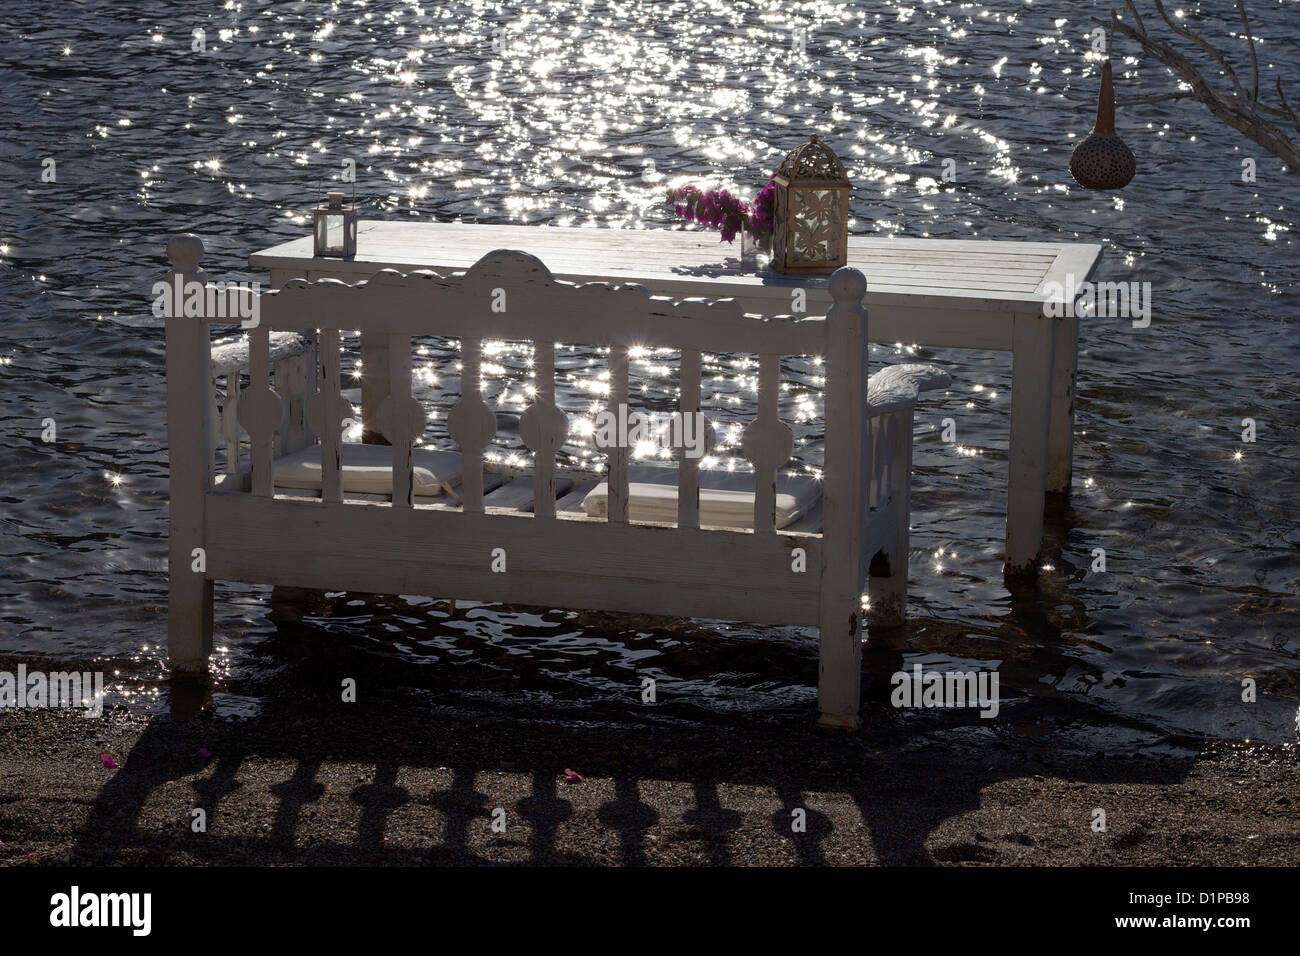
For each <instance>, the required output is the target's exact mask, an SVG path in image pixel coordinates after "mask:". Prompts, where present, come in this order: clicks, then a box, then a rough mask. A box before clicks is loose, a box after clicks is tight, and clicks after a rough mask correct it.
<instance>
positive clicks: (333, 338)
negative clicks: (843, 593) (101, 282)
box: [167, 235, 871, 566]
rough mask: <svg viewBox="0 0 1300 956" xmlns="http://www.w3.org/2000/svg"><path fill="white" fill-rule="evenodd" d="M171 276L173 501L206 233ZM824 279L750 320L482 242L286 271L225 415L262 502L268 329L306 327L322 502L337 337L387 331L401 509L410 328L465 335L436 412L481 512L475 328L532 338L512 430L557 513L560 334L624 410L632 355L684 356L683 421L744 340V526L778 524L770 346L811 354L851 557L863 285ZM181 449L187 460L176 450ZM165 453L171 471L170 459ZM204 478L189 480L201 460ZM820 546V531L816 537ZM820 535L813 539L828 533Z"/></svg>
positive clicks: (195, 378) (833, 516)
mask: <svg viewBox="0 0 1300 956" xmlns="http://www.w3.org/2000/svg"><path fill="white" fill-rule="evenodd" d="M168 255H169V257H170V258H171V260H172V263H173V266H174V267H175V271H174V272H173V273H172V276H171V277H170V278H171V279H172V280H177V279H179V280H182V281H178V282H176V288H177V292H176V295H177V300H176V301H175V302H174V304H173V309H172V316H173V317H169V318H168V320H167V354H168V425H169V442H170V443H171V451H172V467H173V472H172V474H173V496H175V493H176V488H175V483H176V480H177V477H178V473H179V477H180V479H181V481H183V482H187V483H189V487H190V488H191V489H192V490H196V491H197V490H198V489H199V487H200V486H201V487H202V489H203V490H205V491H206V490H207V489H208V488H209V487H210V476H211V470H212V469H211V458H210V456H211V448H212V443H211V440H210V432H211V428H212V423H211V421H210V412H209V410H210V408H211V396H210V395H207V394H205V393H204V392H203V391H202V390H201V388H200V386H204V387H206V386H208V383H209V379H208V377H207V375H206V374H204V375H199V374H197V372H198V370H199V369H200V368H202V369H204V370H206V369H207V367H208V365H207V363H208V351H209V344H208V343H209V336H208V332H207V330H206V328H205V327H204V323H206V322H211V321H230V320H229V319H226V318H224V317H217V316H208V315H204V316H202V317H201V318H199V319H198V320H197V321H196V319H195V318H194V317H192V316H191V317H183V316H182V314H181V313H182V311H183V310H182V309H181V302H180V296H181V292H180V289H181V287H182V285H183V283H184V282H193V281H198V282H202V281H203V274H202V273H201V271H200V270H199V262H200V259H201V256H202V244H201V242H200V241H199V240H198V238H197V237H194V236H189V235H186V236H180V237H177V238H176V239H174V240H173V241H172V243H171V244H169V246H168ZM829 288H830V292H831V295H832V297H833V299H834V305H833V306H832V307H831V309H830V312H829V313H828V315H827V316H826V317H824V318H822V317H812V318H804V319H797V320H796V319H788V318H763V317H759V316H754V315H747V314H744V313H743V312H742V311H741V309H740V307H739V306H738V305H737V304H736V303H735V302H734V301H732V300H728V299H724V300H720V301H713V302H709V301H704V300H693V299H687V300H682V301H674V300H671V299H667V298H660V297H654V296H651V295H650V294H649V293H648V292H647V290H646V289H645V288H643V287H641V286H638V285H624V286H611V285H608V284H604V283H590V284H585V285H575V284H572V283H568V282H563V281H560V280H557V279H555V278H553V277H552V275H551V274H550V272H549V270H548V269H547V268H546V266H545V265H543V264H542V263H541V262H540V261H539V260H538V259H536V258H534V257H533V256H531V255H528V254H526V253H523V252H516V251H509V250H500V251H497V252H493V253H489V254H488V255H486V256H484V257H483V258H482V259H480V260H479V261H478V262H477V263H475V265H474V266H472V267H471V268H470V269H468V270H467V271H466V272H464V273H455V274H452V275H439V274H437V273H434V272H428V271H425V272H412V273H408V274H401V273H398V272H396V271H392V270H384V271H380V272H378V273H376V274H375V275H374V276H372V277H371V278H370V279H368V280H366V281H363V282H358V283H356V284H351V285H350V284H348V283H345V282H342V281H339V280H334V279H320V280H316V281H312V282H308V281H306V280H301V279H295V280H291V281H290V282H288V283H287V284H286V285H285V286H284V287H283V288H281V289H278V290H276V291H273V292H267V293H263V294H261V295H260V297H259V299H258V301H257V309H256V314H259V322H258V324H257V325H256V326H255V327H253V328H252V329H251V330H249V332H248V335H249V347H250V366H249V367H250V384H249V388H248V389H247V390H246V392H245V393H244V395H243V396H242V397H241V399H240V406H239V416H240V422H241V424H242V425H243V426H244V429H245V430H246V431H247V433H248V435H249V437H250V465H251V475H252V478H251V491H252V494H254V495H259V496H268V497H269V496H272V495H273V494H274V481H273V464H272V462H273V442H274V437H275V434H276V432H277V431H278V430H279V429H280V428H281V427H282V425H283V420H284V405H283V402H282V401H281V398H280V396H279V395H277V394H276V392H275V391H273V390H272V388H271V382H270V376H269V358H268V354H269V350H270V341H271V340H270V333H271V332H272V331H273V330H274V331H277V332H278V331H297V332H303V333H308V334H314V335H318V336H319V363H320V365H319V378H318V388H317V394H316V395H315V396H314V397H313V398H312V399H311V401H310V402H309V403H308V420H309V421H310V422H311V423H312V430H313V431H314V432H315V433H316V434H317V435H318V436H319V438H320V441H321V456H322V497H323V498H324V499H325V500H327V501H340V500H342V480H341V469H340V458H339V456H340V444H341V441H342V436H341V429H340V427H339V426H340V423H341V422H342V420H343V419H344V418H345V417H347V416H348V415H349V414H350V413H351V405H350V403H348V402H347V401H346V400H345V399H344V398H343V397H342V395H341V394H340V387H341V383H340V373H339V336H340V332H341V331H343V330H347V331H351V330H357V331H359V332H362V333H370V334H372V335H382V336H386V337H387V344H388V349H387V355H388V362H389V367H388V369H387V370H386V372H387V375H388V378H389V383H390V395H389V398H388V399H387V400H386V401H385V402H384V405H383V406H382V407H381V408H380V410H379V414H378V421H379V427H380V429H381V431H382V432H383V434H384V436H385V437H386V438H387V439H388V440H389V441H390V442H391V444H392V456H393V494H392V503H393V506H394V507H399V508H401V507H411V506H412V505H413V475H412V467H411V449H412V442H413V441H414V440H415V439H418V438H419V437H420V436H422V435H423V433H424V430H425V423H426V416H425V412H424V410H423V409H422V408H421V406H420V404H419V403H418V402H417V401H416V400H415V399H414V398H413V397H412V395H411V375H412V370H411V338H412V336H416V335H438V336H445V337H449V338H456V339H459V340H460V343H461V353H462V363H463V370H462V385H461V397H460V401H459V403H458V404H457V405H456V406H455V407H454V408H453V409H452V410H451V412H450V414H449V416H448V423H447V424H448V431H449V433H450V435H451V437H452V438H453V439H454V440H455V441H456V443H457V444H458V445H459V446H460V451H461V453H462V457H463V463H462V478H461V481H462V488H461V499H462V502H463V507H464V510H465V511H466V512H482V511H483V508H484V504H483V454H484V450H485V449H486V448H487V447H488V445H489V444H490V443H491V441H492V440H493V437H494V435H495V432H496V417H495V415H494V413H493V412H492V410H491V409H490V408H489V407H488V405H487V404H486V403H485V402H484V401H483V399H482V396H481V382H482V346H483V342H484V341H485V340H489V339H507V340H527V341H531V342H532V343H533V344H534V347H535V353H534V355H535V358H534V368H535V373H536V394H535V398H534V401H533V404H532V405H531V406H530V407H529V408H528V410H527V411H526V412H525V413H524V415H523V417H522V418H521V420H520V427H519V431H520V437H521V438H522V439H523V441H524V443H525V444H526V445H527V446H528V447H529V449H530V450H532V451H533V452H534V453H535V456H536V466H535V467H536V470H535V475H536V478H535V481H536V485H535V488H536V505H535V513H534V517H535V518H541V519H545V518H554V517H555V495H554V480H555V457H556V453H557V452H558V451H559V449H560V448H561V447H562V446H563V444H564V442H565V436H566V435H567V433H568V421H567V418H566V416H565V415H564V414H563V412H562V411H560V410H559V409H558V408H557V407H556V405H555V398H554V394H555V387H554V371H555V360H554V349H555V345H556V343H582V344H585V345H596V346H604V347H607V348H608V349H609V373H610V375H609V382H610V392H609V407H610V409H611V410H613V411H614V412H615V413H616V414H617V413H618V410H619V409H620V408H626V406H627V404H628V353H629V350H631V349H635V348H645V347H650V348H653V347H667V348H672V349H677V350H680V353H681V367H680V404H679V411H680V412H681V413H682V414H683V415H693V414H695V413H698V412H699V411H700V380H701V355H702V353H706V352H750V353H757V355H758V357H759V359H758V366H759V367H758V412H757V417H756V418H755V420H754V421H753V422H752V423H750V425H749V426H748V427H747V428H746V429H745V432H744V441H743V454H744V457H745V458H746V459H748V460H749V461H750V462H752V463H753V465H754V470H755V489H756V495H755V499H756V500H755V506H754V530H755V531H756V532H759V533H762V532H771V531H772V530H773V529H774V522H775V506H776V491H775V488H776V477H777V472H778V470H779V469H780V468H781V467H782V466H784V465H785V464H786V463H787V462H788V461H789V459H790V456H791V452H792V448H793V435H792V433H791V430H790V428H789V426H787V425H786V424H785V423H784V422H783V421H781V419H780V417H779V414H778V398H779V375H780V362H781V356H782V355H822V356H824V360H825V372H826V385H825V429H826V438H825V468H824V474H823V528H824V529H825V533H824V537H825V538H828V539H829V538H838V537H840V534H839V532H838V531H837V527H838V528H840V529H842V531H843V532H844V534H843V537H844V541H843V546H842V547H841V548H839V552H840V554H839V557H841V558H843V559H844V560H845V561H846V562H850V561H851V562H852V563H853V564H854V565H855V566H857V565H858V564H860V563H861V560H862V557H861V555H858V556H856V560H855V559H854V558H853V557H851V555H850V552H852V551H853V550H854V548H855V547H856V546H857V544H858V543H859V542H858V540H857V539H858V538H859V537H860V536H859V535H857V534H856V533H852V529H855V528H860V527H861V524H862V521H863V519H864V517H865V514H864V509H865V508H866V487H867V483H868V480H869V476H870V474H871V460H870V458H871V447H870V446H871V443H870V441H869V437H868V430H867V415H866V394H867V347H866V341H867V340H866V322H867V313H866V309H865V308H864V307H863V305H862V299H863V296H864V295H865V293H866V280H865V278H864V277H863V275H862V273H861V272H859V271H858V270H856V269H851V268H844V269H840V270H839V271H838V272H837V273H836V274H835V275H834V276H832V277H831V280H830V283H829ZM628 456H629V449H628V448H627V447H614V448H611V449H609V450H608V453H607V460H608V483H609V508H608V516H609V521H610V522H615V523H626V522H627V521H628V487H627V486H628ZM182 459H184V460H182ZM678 460H679V463H680V464H679V467H680V474H679V476H678V487H679V490H680V491H679V496H678V497H679V506H678V526H679V527H682V528H697V527H698V526H699V473H698V469H699V462H698V460H697V459H692V458H689V457H685V456H678ZM178 465H179V466H180V467H179V471H178ZM201 471H202V472H204V473H205V474H206V475H207V476H208V479H207V480H206V481H204V480H201V479H200V477H199V473H200V472H201ZM830 543H831V542H829V541H828V542H827V545H829V544H830ZM824 547H825V545H824Z"/></svg>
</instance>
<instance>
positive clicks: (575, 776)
mask: <svg viewBox="0 0 1300 956" xmlns="http://www.w3.org/2000/svg"><path fill="white" fill-rule="evenodd" d="M564 779H565V780H567V781H569V783H582V781H583V780H585V779H586V778H585V777H583V776H582V774H580V773H575V772H574V771H572V770H570V769H569V768H568V767H565V768H564Z"/></svg>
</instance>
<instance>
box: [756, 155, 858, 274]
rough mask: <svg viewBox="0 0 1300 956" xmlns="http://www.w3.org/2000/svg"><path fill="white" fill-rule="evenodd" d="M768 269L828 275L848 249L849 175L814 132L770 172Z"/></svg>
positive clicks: (842, 259) (844, 258) (843, 261)
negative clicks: (771, 201) (771, 199)
mask: <svg viewBox="0 0 1300 956" xmlns="http://www.w3.org/2000/svg"><path fill="white" fill-rule="evenodd" d="M772 179H773V181H774V182H775V183H776V202H775V204H774V205H773V210H772V212H773V219H774V225H773V228H772V268H773V269H775V270H776V271H777V272H783V273H785V274H787V275H830V274H831V273H832V272H834V271H835V270H836V269H838V268H839V267H840V266H842V265H845V264H846V262H847V260H848V253H849V177H848V176H847V175H846V174H845V172H844V166H843V165H841V163H840V161H839V158H838V157H837V156H836V155H835V154H834V153H833V152H831V149H830V147H829V146H827V145H826V144H825V143H823V142H821V141H820V140H818V139H817V137H816V136H815V135H814V136H812V137H811V138H810V139H809V140H808V142H806V143H804V144H803V145H802V146H798V147H796V148H795V149H794V150H792V151H791V152H790V155H788V156H786V158H785V161H784V162H783V163H781V168H780V169H779V170H778V171H777V173H776V175H775V176H773V177H772Z"/></svg>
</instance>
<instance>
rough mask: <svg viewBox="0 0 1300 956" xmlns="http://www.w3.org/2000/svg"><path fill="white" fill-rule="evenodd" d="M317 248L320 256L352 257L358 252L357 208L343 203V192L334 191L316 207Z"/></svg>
mask: <svg viewBox="0 0 1300 956" xmlns="http://www.w3.org/2000/svg"><path fill="white" fill-rule="evenodd" d="M314 236H315V250H316V255H318V256H330V257H332V258H335V259H351V258H352V257H353V256H355V255H356V254H357V208H356V206H345V205H343V194H342V193H341V192H332V193H330V194H329V200H328V201H327V202H326V203H325V205H323V206H317V207H316V229H315V232H314Z"/></svg>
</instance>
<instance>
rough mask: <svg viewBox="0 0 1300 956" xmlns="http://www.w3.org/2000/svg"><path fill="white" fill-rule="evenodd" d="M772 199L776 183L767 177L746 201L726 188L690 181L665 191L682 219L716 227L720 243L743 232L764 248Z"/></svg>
mask: <svg viewBox="0 0 1300 956" xmlns="http://www.w3.org/2000/svg"><path fill="white" fill-rule="evenodd" d="M775 200H776V183H774V182H773V181H772V180H770V179H769V180H768V181H767V185H766V186H764V187H763V188H762V189H760V190H759V191H758V193H757V194H756V195H755V196H754V198H753V199H752V200H751V201H749V202H744V201H743V200H741V199H739V198H737V197H736V196H733V195H732V194H731V193H730V192H728V191H727V190H725V189H710V190H708V191H707V192H705V191H704V190H701V189H700V188H699V187H698V186H695V185H693V184H687V185H685V186H677V187H675V188H673V189H670V190H669V191H668V203H669V205H671V206H672V207H673V208H674V209H675V210H676V212H677V215H678V216H680V217H681V218H683V219H685V220H687V221H688V222H698V223H699V224H700V225H701V226H708V227H709V228H710V229H717V230H718V232H719V233H720V234H721V236H722V239H721V240H719V241H721V242H735V240H736V236H737V235H739V234H740V233H741V232H744V233H745V235H746V236H748V237H749V238H750V239H751V240H753V242H754V245H755V246H757V247H758V248H759V249H760V250H763V251H767V250H769V249H770V248H771V246H772V225H773V213H772V207H773V205H774V202H775Z"/></svg>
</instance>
